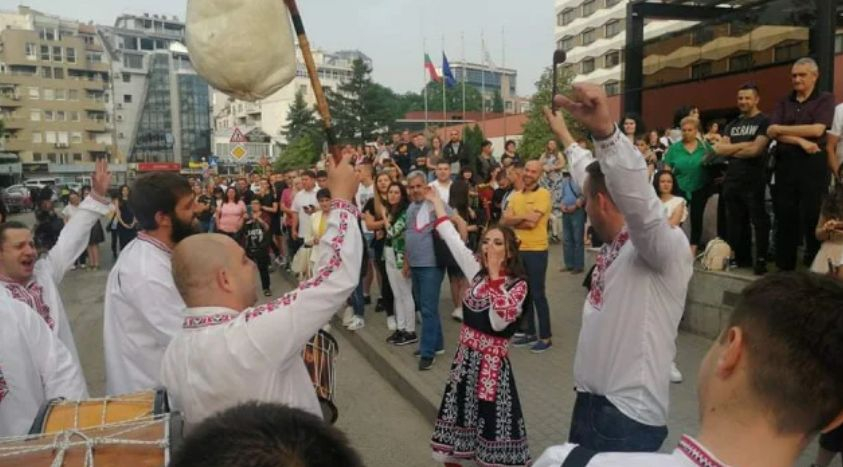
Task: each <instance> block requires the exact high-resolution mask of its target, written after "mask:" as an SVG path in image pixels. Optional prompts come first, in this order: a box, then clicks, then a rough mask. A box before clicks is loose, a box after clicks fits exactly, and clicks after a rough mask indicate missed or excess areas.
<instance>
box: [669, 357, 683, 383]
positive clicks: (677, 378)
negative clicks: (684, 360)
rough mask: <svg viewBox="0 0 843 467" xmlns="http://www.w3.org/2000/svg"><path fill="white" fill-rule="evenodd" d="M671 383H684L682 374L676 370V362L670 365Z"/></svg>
mask: <svg viewBox="0 0 843 467" xmlns="http://www.w3.org/2000/svg"><path fill="white" fill-rule="evenodd" d="M670 382H671V383H677V384H678V383H681V382H682V372H680V371H679V368H676V362H673V363H671V364H670Z"/></svg>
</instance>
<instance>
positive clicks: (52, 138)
mask: <svg viewBox="0 0 843 467" xmlns="http://www.w3.org/2000/svg"><path fill="white" fill-rule="evenodd" d="M44 138H45V139H46V140H47V142H48V143H50V144H56V141H57V140H56V132H55V131H45V132H44Z"/></svg>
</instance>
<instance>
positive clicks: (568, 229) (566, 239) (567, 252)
mask: <svg viewBox="0 0 843 467" xmlns="http://www.w3.org/2000/svg"><path fill="white" fill-rule="evenodd" d="M584 235H585V209H582V208H580V209H577V210H576V211H574V212H572V213H570V214H569V213H564V214H562V251H563V257H564V261H565V267H566V268H568V269H576V270H578V271H582V270H583V269H585V244H584V243H583V237H584Z"/></svg>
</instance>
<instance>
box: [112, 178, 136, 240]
mask: <svg viewBox="0 0 843 467" xmlns="http://www.w3.org/2000/svg"><path fill="white" fill-rule="evenodd" d="M129 193H130V189H129V185H123V186H121V187H120V196H119V197H118V198H117V238H118V239H119V240H120V251H123V248H126V245H128V244H129V242H131V241H132V240H134V239H135V237H137V236H138V230H137V226H138V221H137V219H135V213H134V211H132V207H131V206H129Z"/></svg>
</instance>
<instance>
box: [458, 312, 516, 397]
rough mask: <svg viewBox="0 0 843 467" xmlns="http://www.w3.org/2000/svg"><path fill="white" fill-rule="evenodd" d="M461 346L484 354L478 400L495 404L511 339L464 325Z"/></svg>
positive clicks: (461, 332)
mask: <svg viewBox="0 0 843 467" xmlns="http://www.w3.org/2000/svg"><path fill="white" fill-rule="evenodd" d="M460 344H462V345H464V346H466V347H468V348H470V349H472V350H476V351H477V352H480V353H481V354H483V360H482V361H481V362H480V375H479V377H478V378H477V398H478V399H480V400H484V401H488V402H494V401H495V397H496V396H497V394H498V382H499V381H500V374H501V365H502V364H503V359H504V358H506V356H507V355H508V354H509V339H507V338H505V337H498V336H492V335H489V334H486V333H484V332H481V331H478V330H477V329H473V328H470V327H468V326H465V325H463V327H462V328H461V329H460Z"/></svg>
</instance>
